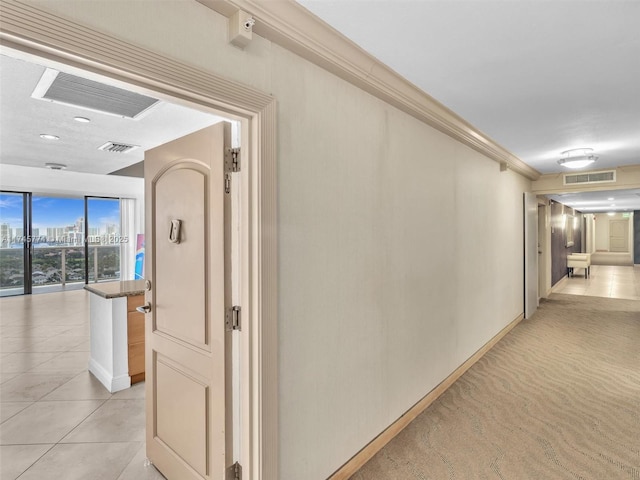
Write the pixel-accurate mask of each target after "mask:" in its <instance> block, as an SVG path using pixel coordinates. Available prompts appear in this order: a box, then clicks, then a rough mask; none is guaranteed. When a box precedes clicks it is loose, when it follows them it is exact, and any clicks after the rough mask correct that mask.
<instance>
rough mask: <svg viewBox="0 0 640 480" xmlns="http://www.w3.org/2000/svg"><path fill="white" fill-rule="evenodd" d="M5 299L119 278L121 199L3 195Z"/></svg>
mask: <svg viewBox="0 0 640 480" xmlns="http://www.w3.org/2000/svg"><path fill="white" fill-rule="evenodd" d="M0 229H1V231H0V237H1V238H0V240H1V243H0V295H1V296H6V295H21V294H29V293H33V292H38V291H41V290H43V289H50V288H51V287H56V286H58V287H67V286H69V285H73V284H76V285H78V286H80V285H82V284H84V283H88V282H100V281H109V280H119V279H120V248H121V247H120V243H121V241H122V237H121V226H120V200H119V199H117V198H99V197H84V198H73V197H57V196H48V195H40V194H31V193H28V192H0Z"/></svg>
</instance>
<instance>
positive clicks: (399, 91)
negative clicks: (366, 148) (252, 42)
mask: <svg viewBox="0 0 640 480" xmlns="http://www.w3.org/2000/svg"><path fill="white" fill-rule="evenodd" d="M198 2H200V3H202V4H203V5H206V6H207V7H209V8H211V9H213V10H215V11H216V12H218V13H220V14H222V15H225V16H226V17H231V16H232V15H233V14H235V13H236V12H237V11H238V10H243V11H245V12H248V13H249V14H250V15H251V16H252V17H253V18H254V19H255V20H256V23H255V25H254V26H253V32H254V33H256V34H257V35H260V36H262V37H264V38H266V39H267V40H270V41H272V42H274V43H276V44H278V45H280V46H282V47H284V48H286V49H287V50H290V51H292V52H294V53H296V54H298V55H300V56H301V57H303V58H305V59H307V60H309V61H310V62H312V63H315V64H316V65H318V66H320V67H322V68H324V69H325V70H328V71H330V72H332V73H334V74H335V75H337V76H339V77H340V78H342V79H344V80H346V81H348V82H350V83H352V84H353V85H355V86H357V87H359V88H361V89H363V90H365V91H367V92H369V93H371V94H372V95H374V96H376V97H378V98H380V99H381V100H384V101H385V102H387V103H389V104H391V105H393V106H394V107H396V108H398V109H400V110H402V111H404V112H405V113H408V114H409V115H412V116H413V117H415V118H417V119H419V120H421V121H423V122H425V123H427V124H428V125H431V126H432V127H434V128H436V129H438V130H439V131H441V132H443V133H445V134H447V135H449V136H450V137H452V138H455V139H456V140H458V141H460V142H462V143H464V144H465V145H467V146H469V147H471V148H473V149H474V150H477V151H478V152H480V153H482V154H484V155H486V156H488V157H489V158H491V159H493V160H495V161H496V162H498V163H500V164H506V165H507V166H508V168H509V169H510V170H513V171H515V172H518V173H520V174H522V175H524V176H525V177H527V178H529V179H531V180H536V179H537V178H538V177H539V176H540V172H538V171H537V170H535V169H533V168H532V167H530V166H529V165H527V164H526V163H524V162H523V161H522V160H520V159H519V158H518V157H516V156H515V155H514V154H512V153H511V152H509V151H508V150H506V149H505V148H503V147H502V146H500V145H499V144H497V143H496V142H495V141H493V140H492V139H490V138H489V137H488V136H486V135H485V134H484V133H482V132H480V131H479V130H477V129H476V128H474V127H473V126H472V125H470V124H469V123H468V122H466V121H465V120H464V119H462V118H461V117H459V116H458V115H456V114H455V113H454V112H452V111H451V110H449V109H448V108H446V107H445V106H444V105H442V104H441V103H439V102H438V101H436V100H435V99H433V98H432V97H431V96H429V95H428V94H426V93H425V92H423V91H422V90H420V89H419V88H417V87H416V86H414V85H413V84H411V83H410V82H409V81H407V80H406V79H404V78H403V77H401V76H400V75H398V74H397V73H396V72H394V71H393V70H391V69H390V68H388V67H387V66H386V65H384V64H383V63H381V62H380V61H378V60H377V59H376V58H374V57H373V56H372V55H370V54H369V53H367V52H366V51H364V50H363V49H362V48H360V47H359V46H357V45H356V44H355V43H353V42H352V41H351V40H349V39H348V38H346V37H345V36H343V35H342V34H341V33H339V32H338V31H336V30H335V29H333V28H332V27H331V26H329V25H327V24H326V23H324V22H323V21H322V20H320V19H318V18H317V17H316V16H314V15H313V14H311V13H310V12H309V11H308V10H306V9H305V8H304V7H302V6H301V5H300V4H298V3H296V2H294V1H293V0H287V1H277V2H264V1H258V0H198Z"/></svg>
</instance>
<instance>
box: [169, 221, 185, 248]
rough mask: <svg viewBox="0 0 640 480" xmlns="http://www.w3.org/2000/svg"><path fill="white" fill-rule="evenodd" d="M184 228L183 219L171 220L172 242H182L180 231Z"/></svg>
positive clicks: (170, 237) (170, 234)
mask: <svg viewBox="0 0 640 480" xmlns="http://www.w3.org/2000/svg"><path fill="white" fill-rule="evenodd" d="M181 230H182V220H178V219H175V220H171V224H170V225H169V241H170V242H171V243H176V244H177V243H180V232H181Z"/></svg>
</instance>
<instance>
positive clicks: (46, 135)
mask: <svg viewBox="0 0 640 480" xmlns="http://www.w3.org/2000/svg"><path fill="white" fill-rule="evenodd" d="M40 138H44V139H45V140H60V137H59V136H57V135H51V134H50V133H41V134H40Z"/></svg>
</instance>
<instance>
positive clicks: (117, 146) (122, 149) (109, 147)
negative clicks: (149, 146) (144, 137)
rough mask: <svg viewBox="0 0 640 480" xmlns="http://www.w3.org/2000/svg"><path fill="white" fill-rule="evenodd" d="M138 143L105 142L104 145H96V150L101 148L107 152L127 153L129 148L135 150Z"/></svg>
mask: <svg viewBox="0 0 640 480" xmlns="http://www.w3.org/2000/svg"><path fill="white" fill-rule="evenodd" d="M138 146H139V145H129V144H128V143H120V142H107V143H105V144H104V145H102V146H100V147H98V150H103V151H105V152H109V153H128V152H130V151H131V150H135V149H136V148H138Z"/></svg>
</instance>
